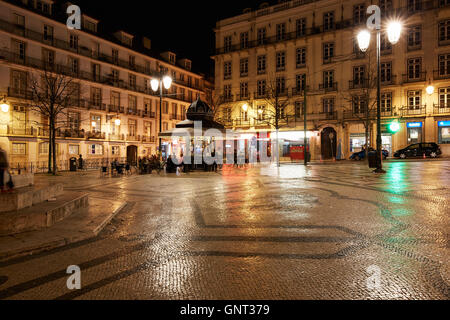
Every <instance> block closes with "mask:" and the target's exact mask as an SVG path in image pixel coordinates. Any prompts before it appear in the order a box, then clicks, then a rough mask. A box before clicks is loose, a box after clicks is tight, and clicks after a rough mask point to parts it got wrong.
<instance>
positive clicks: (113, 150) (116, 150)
mask: <svg viewBox="0 0 450 320" xmlns="http://www.w3.org/2000/svg"><path fill="white" fill-rule="evenodd" d="M111 155H113V156H120V147H119V146H112V147H111Z"/></svg>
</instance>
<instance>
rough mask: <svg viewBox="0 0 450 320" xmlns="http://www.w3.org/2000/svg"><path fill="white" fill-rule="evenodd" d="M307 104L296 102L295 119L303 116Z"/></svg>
mask: <svg viewBox="0 0 450 320" xmlns="http://www.w3.org/2000/svg"><path fill="white" fill-rule="evenodd" d="M304 109H305V104H304V102H303V101H295V117H296V118H299V117H301V116H302V115H303V113H304Z"/></svg>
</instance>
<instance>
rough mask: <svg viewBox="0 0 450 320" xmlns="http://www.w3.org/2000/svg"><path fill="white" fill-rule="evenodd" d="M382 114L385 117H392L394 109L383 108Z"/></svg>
mask: <svg viewBox="0 0 450 320" xmlns="http://www.w3.org/2000/svg"><path fill="white" fill-rule="evenodd" d="M381 116H382V117H385V118H390V117H393V116H394V109H393V108H391V109H385V110H383V109H382V110H381Z"/></svg>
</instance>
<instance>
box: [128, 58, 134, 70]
mask: <svg viewBox="0 0 450 320" xmlns="http://www.w3.org/2000/svg"><path fill="white" fill-rule="evenodd" d="M128 65H129V66H130V68H134V67H135V66H136V57H135V56H129V57H128Z"/></svg>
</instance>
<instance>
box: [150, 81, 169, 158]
mask: <svg viewBox="0 0 450 320" xmlns="http://www.w3.org/2000/svg"><path fill="white" fill-rule="evenodd" d="M150 85H151V87H152V90H153V92H157V91H158V88H159V133H160V134H161V132H162V102H163V86H164V88H165V89H166V90H169V89H170V87H171V86H172V78H171V77H169V76H167V75H166V76H163V75H162V72H161V76H160V77H159V78H153V79H152V81H151V82H150ZM159 152H160V153H161V157H162V138H161V135H159Z"/></svg>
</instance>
